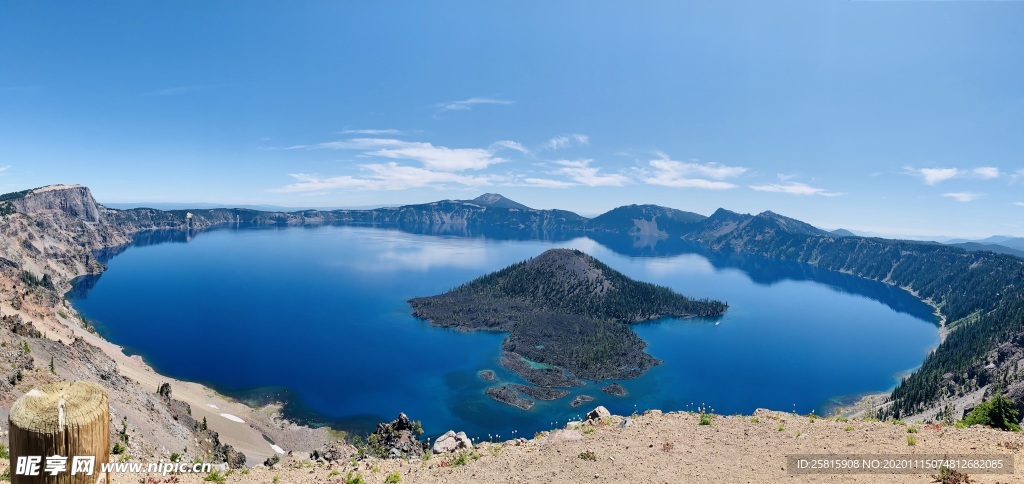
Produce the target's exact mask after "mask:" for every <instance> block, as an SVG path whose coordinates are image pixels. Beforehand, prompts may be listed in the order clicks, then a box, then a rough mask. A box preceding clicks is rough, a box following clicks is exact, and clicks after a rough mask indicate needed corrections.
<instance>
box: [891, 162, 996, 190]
mask: <svg viewBox="0 0 1024 484" xmlns="http://www.w3.org/2000/svg"><path fill="white" fill-rule="evenodd" d="M903 174H904V175H910V176H914V177H918V178H920V179H921V180H923V181H924V182H925V184H927V185H929V186H935V185H938V184H939V183H942V182H944V181H946V180H950V179H953V178H971V179H975V180H994V179H996V178H999V177H1001V176H1003V173H1002V172H1001V171H1000V170H999V168H996V167H994V166H979V167H977V168H969V169H962V168H914V167H911V166H905V167H903Z"/></svg>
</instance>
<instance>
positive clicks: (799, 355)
mask: <svg viewBox="0 0 1024 484" xmlns="http://www.w3.org/2000/svg"><path fill="white" fill-rule="evenodd" d="M555 247H566V248H575V249H579V250H582V251H584V252H586V253H588V254H590V255H592V256H594V257H596V258H597V259H599V260H601V261H602V262H604V263H606V264H608V265H609V266H611V267H612V268H614V269H616V270H619V271H621V272H623V273H624V274H626V275H627V276H629V277H632V278H634V279H637V280H641V281H647V282H651V283H655V284H660V285H664V286H668V287H670V288H672V289H674V290H675V291H677V292H679V293H681V294H684V295H686V296H689V297H696V298H705V297H706V298H712V299H719V300H723V301H726V302H727V303H728V304H729V309H728V311H727V312H726V314H725V316H723V317H721V318H717V319H705V320H701V319H684V320H675V319H665V320H660V321H657V322H650V323H644V324H638V325H634V326H633V329H634V330H635V331H636V332H637V333H638V334H639V336H640V337H641V338H642V339H644V340H645V341H646V342H647V343H648V344H649V346H648V347H647V352H648V353H650V354H651V355H653V356H654V357H656V358H659V359H661V360H662V361H663V363H662V364H661V365H659V366H656V367H653V368H651V369H650V370H648V371H647V372H646V373H645V374H644V375H643V376H641V377H640V378H636V379H632V380H621V381H618V383H620V384H621V385H622V386H623V387H624V388H625V389H626V391H627V392H628V394H627V395H626V396H622V397H620V396H612V395H608V394H605V393H603V392H602V391H601V387H603V386H604V385H606V384H608V383H610V382H609V381H605V382H601V383H594V382H589V383H588V384H587V386H585V387H577V388H571V389H570V390H571V393H570V395H569V396H567V397H565V398H562V399H559V400H556V401H538V402H537V405H536V406H535V407H534V408H533V409H532V410H529V411H523V410H519V409H517V408H513V407H511V406H508V405H505V404H502V403H498V402H496V401H493V400H491V399H490V398H489V397H487V396H486V395H485V393H484V391H485V390H486V389H487V388H488V387H490V386H494V385H497V384H503V383H523V382H522V381H521V380H520V379H519V378H518V377H517V376H516V375H515V374H513V373H511V372H509V371H507V370H505V369H504V368H502V367H501V366H500V365H499V364H498V358H499V357H500V355H501V342H502V340H503V339H504V334H502V333H484V332H458V331H454V330H449V329H442V328H436V327H432V326H431V325H429V324H428V323H427V322H425V321H423V320H420V319H417V318H415V317H413V316H412V311H411V309H410V307H409V305H408V303H407V300H408V299H410V298H412V297H416V296H430V295H434V294H439V293H442V292H444V291H447V290H449V289H451V288H453V287H455V286H457V285H459V284H462V283H464V282H467V281H469V280H472V279H474V278H476V277H478V276H481V275H483V274H487V273H489V272H492V271H494V270H497V269H500V268H503V267H505V266H507V265H509V264H511V263H514V262H517V261H521V260H525V259H527V258H530V257H533V256H536V255H538V254H540V253H541V252H543V251H545V250H547V249H550V248H555ZM114 252H116V253H117V255H112V254H107V258H108V260H107V264H108V269H107V270H106V271H105V272H104V273H103V274H102V275H99V276H89V277H85V278H81V279H80V280H79V281H78V282H77V284H76V287H75V289H74V290H72V292H71V293H69V299H71V301H72V303H73V304H74V306H75V308H76V309H77V310H78V311H80V312H81V313H82V315H83V316H84V317H86V318H87V319H88V320H89V321H90V322H91V323H93V324H94V325H95V327H96V328H97V330H98V331H99V332H100V334H102V335H103V336H104V337H105V338H107V339H109V340H110V341H112V342H114V343H116V344H119V345H121V346H123V347H124V348H125V351H126V352H128V353H130V354H138V355H141V356H142V357H143V358H144V359H145V360H146V361H147V362H148V363H149V364H150V365H152V366H153V367H154V368H155V369H156V370H157V371H159V372H161V373H163V374H166V375H169V376H173V377H175V378H179V379H184V380H191V381H197V382H201V383H204V384H206V385H209V386H211V387H212V388H214V389H216V390H218V391H220V392H222V393H224V394H226V395H228V396H232V397H236V398H239V399H242V400H244V401H247V402H250V403H253V404H259V403H263V402H270V401H284V402H286V406H285V415H286V416H287V417H288V418H290V419H293V420H298V421H301V422H304V423H308V424H313V425H320V424H325V425H330V426H332V427H335V428H340V429H345V430H349V431H356V432H361V433H364V432H368V431H370V430H372V427H373V426H374V425H375V424H376V423H377V422H380V421H386V420H391V419H393V418H394V417H395V416H396V415H397V414H398V413H399V412H405V413H406V414H408V415H409V416H410V417H411V418H413V419H417V420H421V421H422V422H423V426H424V429H425V430H426V433H427V434H428V435H436V434H440V433H442V432H445V431H447V430H449V429H453V430H456V431H459V430H463V431H466V432H467V433H468V434H469V435H470V436H475V437H478V438H485V439H486V438H487V435H488V434H500V435H501V436H502V437H503V438H509V437H511V436H512V431H513V430H516V431H517V436H525V437H529V436H532V435H533V433H534V432H536V431H540V430H548V429H550V428H552V426H555V425H559V426H560V425H564V424H565V422H566V421H567V420H571V419H576V418H579V416H581V415H582V414H584V413H585V412H586V411H589V410H590V409H592V408H593V407H595V406H597V405H604V406H606V407H608V409H609V410H611V412H612V413H615V414H621V415H628V414H631V413H633V412H634V411H640V412H642V411H643V410H646V409H661V410H663V411H673V410H694V409H695V408H697V407H698V406H700V405H702V404H703V405H705V406H706V407H709V408H713V409H714V412H715V413H719V414H732V413H750V412H752V411H754V410H755V409H757V408H769V409H774V410H783V411H794V410H795V411H797V412H799V413H802V414H805V413H809V412H811V411H814V412H815V413H817V414H819V415H821V414H825V413H827V412H829V411H830V410H831V409H832V408H834V407H835V406H836V405H837V404H839V403H848V402H850V401H851V400H855V399H856V397H857V396H859V395H862V394H866V393H873V392H884V391H888V390H890V389H891V388H892V387H893V386H895V384H896V383H898V381H899V378H900V377H901V376H902V375H904V374H906V373H908V372H909V371H912V370H913V369H915V368H916V367H918V366H919V365H920V364H921V362H922V361H923V360H924V358H925V356H926V355H927V354H928V352H929V351H931V350H932V349H934V348H935V347H936V345H937V344H938V342H939V335H938V327H937V319H936V317H935V316H934V315H933V311H932V309H931V308H930V307H929V306H927V305H925V304H924V303H922V302H921V301H918V300H917V299H915V298H914V297H913V296H911V295H910V294H908V293H907V292H905V291H903V290H900V289H897V288H894V287H891V286H887V285H885V284H882V283H878V282H873V281H868V280H864V279H860V278H856V277H853V276H849V275H845V274H840V273H835V272H829V271H823V270H820V269H817V268H814V267H812V266H806V265H801V264H795V263H787V262H779V261H772V260H767V259H759V258H753V257H749V256H740V255H737V254H724V253H703V252H701V251H700V250H697V249H695V248H691V247H686V246H682V245H679V244H674V243H672V242H671V241H664V240H662V241H659V240H639V239H638V240H631V239H628V238H622V239H608V240H601V239H600V238H599V239H598V240H597V241H595V240H594V239H591V238H587V237H577V238H569V237H565V238H564V239H563V240H501V239H494V238H487V237H481V236H477V237H463V236H452V235H428V234H418V233H410V232H403V231H399V230H390V229H379V228H365V227H346V226H319V227H293V228H234V229H217V230H210V231H206V232H202V233H199V234H186V233H184V232H168V233H161V232H156V233H143V234H139V236H137V237H136V242H135V243H134V244H133V245H132V246H131V247H128V248H127V250H123V251H114ZM485 369H488V370H493V371H494V372H495V373H496V375H497V380H496V381H492V382H488V381H484V380H483V379H481V378H480V377H479V376H478V373H479V372H480V371H481V370H485ZM580 394H587V395H590V396H593V397H594V398H595V400H594V401H593V402H589V403H586V404H584V405H583V406H582V407H579V408H572V407H570V405H569V403H570V402H571V401H572V400H573V398H574V397H575V396H576V395H580Z"/></svg>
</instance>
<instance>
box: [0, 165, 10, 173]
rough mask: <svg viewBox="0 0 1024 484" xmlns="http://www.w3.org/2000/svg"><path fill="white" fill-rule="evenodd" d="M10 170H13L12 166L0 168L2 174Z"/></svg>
mask: <svg viewBox="0 0 1024 484" xmlns="http://www.w3.org/2000/svg"><path fill="white" fill-rule="evenodd" d="M10 169H11V165H4V166H0V173H3V172H5V171H7V170H10Z"/></svg>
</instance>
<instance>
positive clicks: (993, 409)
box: [957, 394, 1020, 431]
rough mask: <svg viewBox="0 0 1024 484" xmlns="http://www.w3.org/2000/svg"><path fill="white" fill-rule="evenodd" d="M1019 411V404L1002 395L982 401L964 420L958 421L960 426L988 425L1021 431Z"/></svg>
mask: <svg viewBox="0 0 1024 484" xmlns="http://www.w3.org/2000/svg"><path fill="white" fill-rule="evenodd" d="M1018 416H1019V413H1018V412H1017V406H1016V404H1015V403H1014V402H1013V400H1010V399H1009V398H1006V397H1004V396H1002V395H999V394H996V395H995V396H994V397H992V398H990V399H988V400H986V401H984V402H981V403H980V404H978V406H977V407H974V410H971V413H969V414H967V416H966V417H964V419H963V420H961V421H960V422H958V423H957V425H958V426H962V427H970V426H971V425H986V426H988V427H992V428H996V429H1002V430H1014V431H1020V424H1018V423H1017V421H1018Z"/></svg>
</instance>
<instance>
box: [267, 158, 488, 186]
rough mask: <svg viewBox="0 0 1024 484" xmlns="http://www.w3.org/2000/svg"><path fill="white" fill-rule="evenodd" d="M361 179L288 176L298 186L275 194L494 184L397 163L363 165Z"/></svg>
mask: <svg viewBox="0 0 1024 484" xmlns="http://www.w3.org/2000/svg"><path fill="white" fill-rule="evenodd" d="M360 169H361V170H362V172H363V173H362V175H361V176H357V177H354V176H350V175H344V176H334V177H326V178H324V177H319V176H316V175H310V174H307V173H292V174H289V175H288V176H290V177H292V178H293V179H294V180H295V183H292V184H290V185H286V186H284V187H282V188H277V189H274V190H271V191H273V192H284V193H292V192H316V191H323V190H335V189H340V188H350V189H362V190H407V189H410V188H424V187H433V188H438V189H443V188H446V187H448V186H449V185H462V186H467V187H480V186H486V185H490V184H491V180H492V177H490V176H486V175H484V176H467V175H460V174H457V173H450V172H444V171H431V170H427V169H423V168H418V167H415V166H406V165H399V164H397V163H394V162H391V163H373V164H366V165H360Z"/></svg>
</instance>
